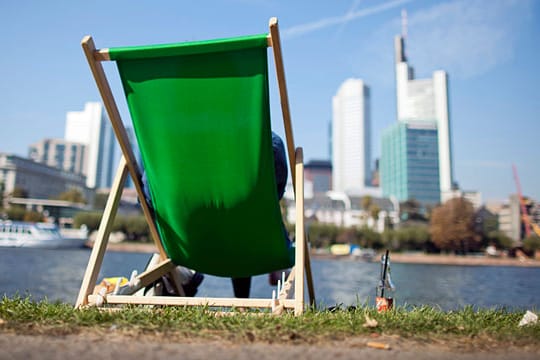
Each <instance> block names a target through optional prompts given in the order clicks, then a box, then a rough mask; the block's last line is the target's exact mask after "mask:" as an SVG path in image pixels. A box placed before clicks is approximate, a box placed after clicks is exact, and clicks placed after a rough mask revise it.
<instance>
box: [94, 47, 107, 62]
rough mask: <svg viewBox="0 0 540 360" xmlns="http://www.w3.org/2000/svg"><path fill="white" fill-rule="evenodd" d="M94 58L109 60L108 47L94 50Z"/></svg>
mask: <svg viewBox="0 0 540 360" xmlns="http://www.w3.org/2000/svg"><path fill="white" fill-rule="evenodd" d="M94 60H96V61H110V60H111V58H110V56H109V49H99V50H96V51H95V52H94Z"/></svg>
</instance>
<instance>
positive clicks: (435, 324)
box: [0, 297, 540, 346]
mask: <svg viewBox="0 0 540 360" xmlns="http://www.w3.org/2000/svg"><path fill="white" fill-rule="evenodd" d="M523 314H524V312H512V311H507V310H504V309H480V310H475V309H473V308H471V307H467V308H464V309H461V310H459V311H449V312H445V311H441V310H438V309H434V308H429V307H418V308H399V307H398V308H396V309H394V310H392V311H389V312H385V313H377V312H376V311H375V309H373V308H371V307H366V306H359V307H357V308H354V309H342V310H337V311H319V310H309V311H307V312H306V313H305V315H303V316H300V317H294V316H293V315H289V314H287V315H284V316H270V315H265V316H257V315H252V313H243V312H239V313H238V314H236V315H235V316H216V315H215V313H214V312H212V311H209V309H205V308H202V307H199V308H174V307H163V308H152V309H150V308H142V307H131V308H125V309H122V310H120V311H99V310H97V309H95V308H90V309H85V310H75V309H74V308H73V307H72V305H70V304H63V303H49V302H47V301H40V302H35V301H32V300H30V299H29V298H21V297H14V298H7V297H4V298H3V299H1V301H0V333H2V332H15V333H18V334H48V333H50V334H77V333H79V332H82V331H85V330H98V331H109V330H110V329H114V330H115V331H116V332H118V333H121V334H122V333H125V334H136V335H140V334H154V335H160V334H167V336H169V335H174V336H175V337H189V338H197V339H206V338H210V339H226V340H231V341H239V342H242V341H254V340H258V341H265V342H272V341H275V340H276V339H280V341H281V340H283V341H294V342H307V343H316V342H324V341H329V340H332V341H335V340H338V341H339V340H344V339H347V338H350V337H354V336H360V337H361V336H364V337H377V336H379V335H391V336H399V337H401V338H406V339H411V340H422V341H425V340H441V341H451V340H452V339H475V338H476V339H487V340H488V341H491V342H496V343H499V344H511V345H517V346H522V345H533V346H538V345H539V344H540V323H536V324H535V325H529V326H525V327H518V323H519V321H520V320H521V318H522V317H523ZM366 318H369V319H373V320H375V321H376V325H375V324H372V326H371V327H368V326H366Z"/></svg>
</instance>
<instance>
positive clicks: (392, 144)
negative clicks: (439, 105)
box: [381, 122, 441, 204]
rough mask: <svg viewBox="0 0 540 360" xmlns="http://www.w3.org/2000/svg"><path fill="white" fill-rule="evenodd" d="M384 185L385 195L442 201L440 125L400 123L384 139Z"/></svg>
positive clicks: (422, 200) (382, 163)
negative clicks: (438, 140)
mask: <svg viewBox="0 0 540 360" xmlns="http://www.w3.org/2000/svg"><path fill="white" fill-rule="evenodd" d="M381 148H382V149H381V185H382V192H383V196H384V197H391V196H393V197H395V198H396V199H397V200H398V201H400V202H403V201H406V200H408V199H415V200H418V201H420V202H422V203H424V204H436V203H438V202H439V201H440V198H441V192H440V189H439V159H438V158H439V153H438V146H437V128H436V127H435V125H433V124H430V123H416V124H414V123H413V124H406V123H402V122H397V123H394V124H393V125H391V126H390V127H389V128H387V129H385V130H384V132H383V134H382V141H381Z"/></svg>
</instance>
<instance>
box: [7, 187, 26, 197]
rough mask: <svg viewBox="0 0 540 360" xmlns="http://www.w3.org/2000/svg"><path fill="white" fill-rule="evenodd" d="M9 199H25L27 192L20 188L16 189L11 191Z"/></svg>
mask: <svg viewBox="0 0 540 360" xmlns="http://www.w3.org/2000/svg"><path fill="white" fill-rule="evenodd" d="M10 195H11V197H14V198H27V197H28V191H26V190H25V189H23V188H21V187H16V188H14V189H13V191H12V192H11V194H10Z"/></svg>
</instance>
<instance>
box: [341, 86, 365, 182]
mask: <svg viewBox="0 0 540 360" xmlns="http://www.w3.org/2000/svg"><path fill="white" fill-rule="evenodd" d="M370 166H371V119H370V94H369V88H368V87H367V86H366V85H365V83H364V82H363V81H362V80H360V79H347V80H345V82H343V84H341V86H340V88H339V90H338V92H337V93H336V95H335V96H334V97H333V99H332V190H334V191H341V192H358V191H362V190H363V189H365V188H366V187H367V186H370V185H371V167H370Z"/></svg>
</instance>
